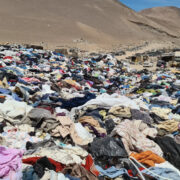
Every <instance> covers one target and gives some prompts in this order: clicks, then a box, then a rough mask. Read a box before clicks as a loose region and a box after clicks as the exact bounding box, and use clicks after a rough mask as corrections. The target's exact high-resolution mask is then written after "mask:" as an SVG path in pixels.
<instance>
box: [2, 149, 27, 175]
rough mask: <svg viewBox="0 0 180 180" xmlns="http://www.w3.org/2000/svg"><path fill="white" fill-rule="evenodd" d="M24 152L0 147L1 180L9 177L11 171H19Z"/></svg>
mask: <svg viewBox="0 0 180 180" xmlns="http://www.w3.org/2000/svg"><path fill="white" fill-rule="evenodd" d="M23 153H24V151H23V150H18V149H10V148H6V147H3V146H0V178H3V177H5V176H8V175H9V173H10V172H11V171H15V172H17V171H19V170H20V169H21V165H22V156H23Z"/></svg>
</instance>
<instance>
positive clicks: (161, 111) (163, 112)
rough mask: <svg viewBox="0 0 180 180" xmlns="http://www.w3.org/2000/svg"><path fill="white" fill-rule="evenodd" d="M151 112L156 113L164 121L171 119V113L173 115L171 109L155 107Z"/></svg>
mask: <svg viewBox="0 0 180 180" xmlns="http://www.w3.org/2000/svg"><path fill="white" fill-rule="evenodd" d="M151 112H153V113H155V114H156V115H158V116H159V117H160V118H162V119H164V120H168V119H169V117H168V115H169V113H171V109H168V108H166V109H165V108H160V107H153V108H152V109H151Z"/></svg>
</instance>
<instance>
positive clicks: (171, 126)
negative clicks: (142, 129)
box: [156, 120, 179, 133]
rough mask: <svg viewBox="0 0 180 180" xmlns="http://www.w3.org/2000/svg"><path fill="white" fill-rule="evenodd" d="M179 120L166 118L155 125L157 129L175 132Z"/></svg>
mask: <svg viewBox="0 0 180 180" xmlns="http://www.w3.org/2000/svg"><path fill="white" fill-rule="evenodd" d="M178 125H179V122H178V121H175V120H167V121H164V122H161V123H160V124H158V125H156V127H157V128H158V129H163V130H166V131H167V132H169V133H172V132H175V131H177V130H178Z"/></svg>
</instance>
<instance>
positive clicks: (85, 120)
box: [78, 116, 106, 134]
mask: <svg viewBox="0 0 180 180" xmlns="http://www.w3.org/2000/svg"><path fill="white" fill-rule="evenodd" d="M78 122H80V123H88V124H90V125H91V126H93V127H94V128H95V129H96V130H97V131H98V132H99V133H104V134H106V130H105V129H103V128H102V127H101V126H100V124H99V122H98V121H97V120H95V119H94V118H93V117H91V116H83V117H81V118H80V119H79V120H78Z"/></svg>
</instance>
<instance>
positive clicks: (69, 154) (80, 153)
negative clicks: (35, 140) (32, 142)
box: [23, 145, 88, 165]
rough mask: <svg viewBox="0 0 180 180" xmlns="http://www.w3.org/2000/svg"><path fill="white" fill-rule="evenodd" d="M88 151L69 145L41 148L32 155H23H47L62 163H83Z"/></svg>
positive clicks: (27, 156)
mask: <svg viewBox="0 0 180 180" xmlns="http://www.w3.org/2000/svg"><path fill="white" fill-rule="evenodd" d="M87 155H88V153H87V152H86V151H85V150H84V149H82V148H80V147H78V146H71V145H67V146H65V147H63V149H59V148H51V147H49V148H39V149H38V151H35V152H34V153H33V154H32V155H26V156H23V158H29V157H43V156H46V157H48V158H52V159H54V160H56V161H58V162H61V163H62V164H65V165H69V164H81V163H83V162H84V160H85V158H86V157H87Z"/></svg>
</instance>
